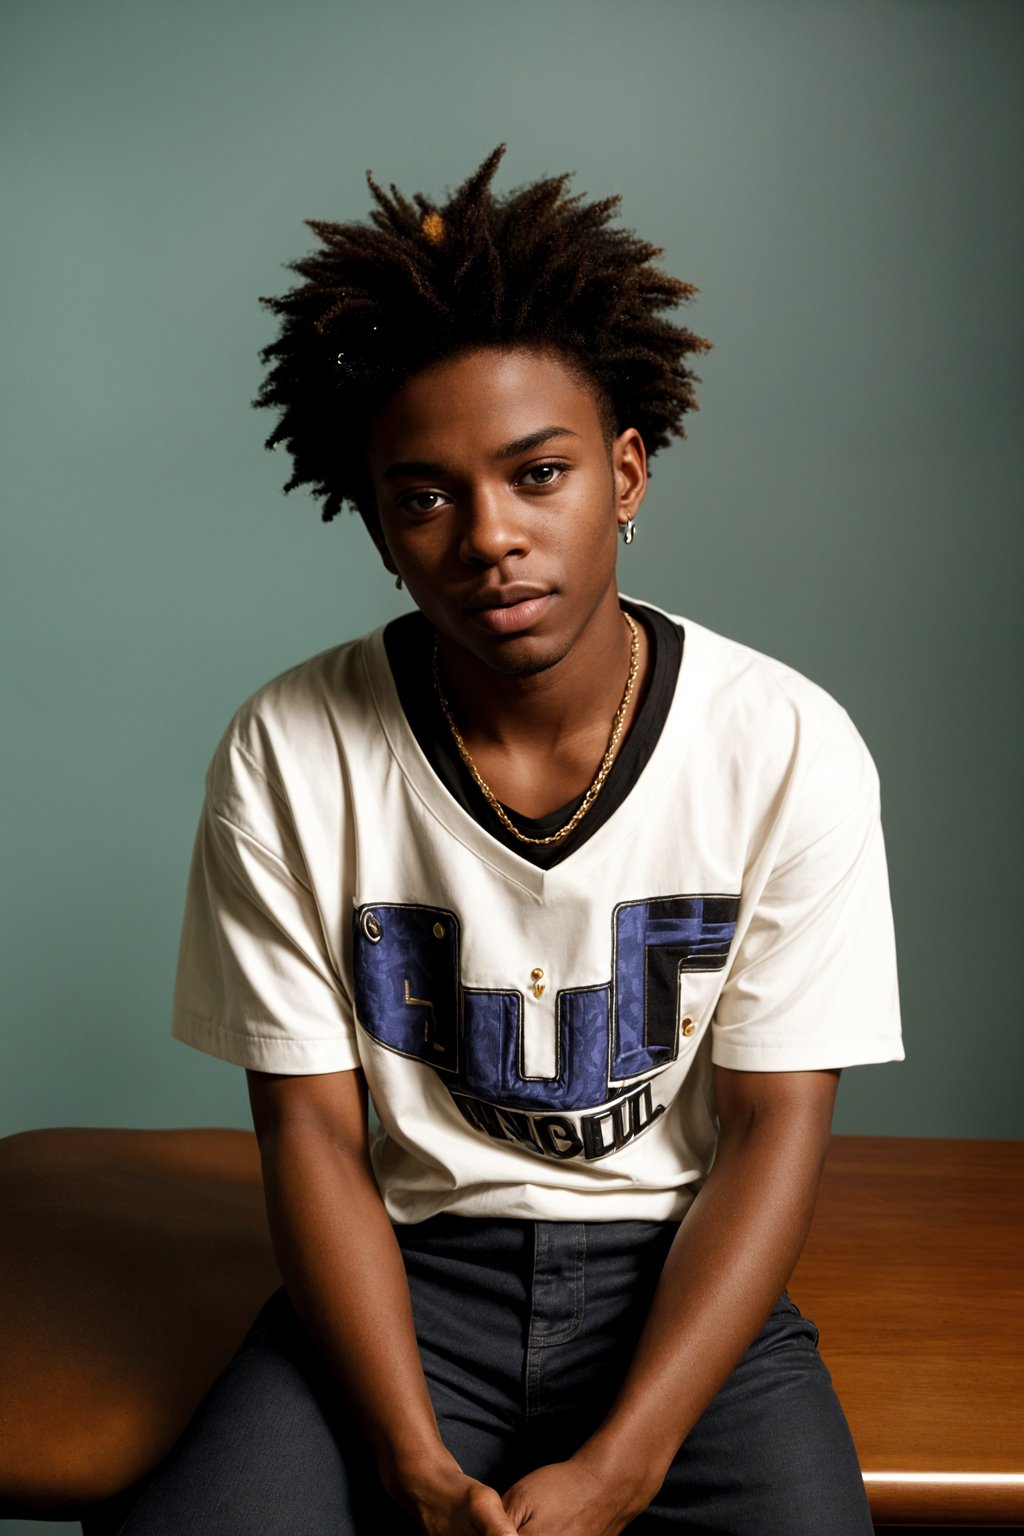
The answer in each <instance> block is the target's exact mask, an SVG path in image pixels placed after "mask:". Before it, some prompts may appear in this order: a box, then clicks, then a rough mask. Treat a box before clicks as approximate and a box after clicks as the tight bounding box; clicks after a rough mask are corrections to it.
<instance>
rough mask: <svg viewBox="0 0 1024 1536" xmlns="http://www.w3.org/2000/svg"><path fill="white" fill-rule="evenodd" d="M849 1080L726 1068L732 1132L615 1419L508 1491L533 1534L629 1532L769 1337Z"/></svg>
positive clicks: (516, 1515) (722, 1144)
mask: <svg viewBox="0 0 1024 1536" xmlns="http://www.w3.org/2000/svg"><path fill="white" fill-rule="evenodd" d="M838 1080H839V1073H838V1072H837V1071H829V1072H778V1073H772V1072H734V1071H730V1070H728V1069H726V1068H724V1067H716V1068H715V1069H714V1083H715V1096H716V1100H717V1106H718V1116H719V1124H720V1136H719V1142H718V1151H717V1154H716V1157H715V1162H714V1165H713V1167H712V1170H711V1172H710V1174H709V1175H708V1178H707V1180H706V1182H705V1184H704V1187H703V1188H702V1190H701V1192H700V1194H699V1195H698V1196H697V1198H696V1200H695V1201H694V1202H693V1205H692V1206H691V1207H690V1210H689V1211H688V1212H687V1214H686V1217H685V1219H684V1221H683V1223H682V1225H681V1226H680V1228H679V1232H678V1233H677V1235H676V1239H675V1241H674V1243H673V1244H672V1247H671V1249H670V1250H669V1255H668V1258H667V1260H666V1262H665V1266H664V1269H663V1271H662V1275H661V1279H660V1280H659V1283H658V1287H657V1290H656V1292H655V1295H654V1300H653V1302H652V1304H651V1310H650V1312H649V1314H648V1318H647V1322H646V1325H645V1327H644V1330H643V1333H642V1334H641V1336H640V1340H639V1343H638V1345H637V1349H636V1353H635V1355H634V1358H633V1362H632V1365H631V1367H630V1369H629V1372H628V1374H627V1376H626V1379H625V1381H624V1383H623V1385H622V1388H621V1390H620V1392H619V1394H618V1397H617V1398H616V1400H615V1403H614V1404H613V1406H612V1409H611V1411H610V1413H609V1414H608V1416H607V1418H606V1419H605V1421H604V1423H603V1424H602V1425H601V1427H600V1428H599V1429H598V1430H597V1432H596V1433H595V1434H594V1435H593V1436H592V1437H591V1439H590V1440H588V1441H587V1442H586V1443H585V1444H584V1445H583V1446H582V1447H581V1448H580V1450H579V1451H578V1452H577V1454H576V1455H575V1456H573V1457H572V1458H571V1459H570V1460H569V1461H567V1462H564V1463H561V1464H559V1465H555V1466H549V1467H541V1468H539V1469H538V1470H537V1471H536V1472H532V1473H530V1474H529V1475H528V1476H527V1477H525V1478H523V1479H522V1480H521V1481H520V1482H518V1483H517V1484H515V1486H514V1487H513V1488H511V1489H509V1491H508V1493H507V1494H506V1495H505V1507H506V1509H507V1510H508V1511H509V1513H510V1515H511V1516H512V1518H513V1520H514V1521H515V1523H516V1526H517V1528H519V1527H522V1526H523V1525H525V1524H526V1523H527V1522H529V1531H530V1536H616V1533H617V1532H619V1531H621V1530H622V1529H623V1527H624V1526H625V1525H627V1524H628V1523H629V1521H630V1520H631V1519H633V1518H634V1517H635V1516H636V1515H638V1514H639V1513H640V1512H641V1511H642V1510H643V1509H645V1508H646V1507H647V1505H648V1504H649V1503H650V1501H651V1499H652V1498H653V1497H654V1495H655V1494H656V1493H657V1491H658V1489H659V1487H660V1486H661V1483H662V1481H663V1480H664V1477H665V1474H666V1472H667V1471H668V1469H669V1467H670V1465H671V1463H672V1460H673V1458H674V1456H675V1454H676V1452H677V1451H678V1449H679V1447H680V1446H681V1445H682V1443H683V1441H684V1440H685V1439H686V1436H687V1435H688V1434H689V1432H690V1430H691V1429H692V1427H693V1425H694V1424H695V1423H696V1422H697V1420H698V1419H699V1417H700V1415H701V1414H702V1413H703V1411H704V1409H705V1408H706V1407H707V1405H708V1403H709V1402H710V1401H711V1399H712V1398H713V1397H714V1395H715V1393H716V1392H717V1391H718V1389H719V1387H720V1386H721V1385H722V1384H723V1383H724V1381H725V1380H726V1378H727V1377H728V1376H729V1374H730V1372H731V1371H732V1369H733V1367H734V1366H735V1365H736V1364H737V1363H738V1362H739V1360H740V1359H741V1358H742V1356H743V1354H744V1352H745V1351H746V1349H747V1347H748V1345H749V1344H750V1343H751V1342H752V1341H753V1339H754V1338H755V1337H756V1335H757V1333H758V1331H759V1330H760V1328H761V1326H762V1324H763V1323H764V1322H765V1320H766V1318H767V1317H768V1315H769V1313H770V1312H771V1310H772V1307H773V1306H774V1305H775V1302H776V1301H777V1299H778V1296H779V1293H780V1291H781V1290H782V1289H783V1287H784V1286H785V1284H786V1281H787V1280H788V1278H789V1276H790V1274H791V1273H792V1270H793V1267H794V1266H795V1264H796V1261H797V1259H798V1258H799V1255H800V1250H801V1249H802V1247H803V1245H804V1242H805V1240H806V1237H807V1232H808V1229H809V1227H810V1224H811V1217H812V1215H813V1213H814V1202H815V1198H816V1196H817V1191H818V1184H819V1181H820V1178H821V1170H822V1166H823V1164H824V1160H825V1153H826V1151H827V1149H828V1139H829V1130H830V1126H831V1121H832V1108H833V1105H834V1102H835V1094H836V1087H837V1084H838Z"/></svg>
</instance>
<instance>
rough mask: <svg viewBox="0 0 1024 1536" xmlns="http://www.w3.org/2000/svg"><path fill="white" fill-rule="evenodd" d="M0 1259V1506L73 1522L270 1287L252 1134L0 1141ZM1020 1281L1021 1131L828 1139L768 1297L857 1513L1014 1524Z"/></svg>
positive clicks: (159, 1436) (1021, 1520) (116, 1483)
mask: <svg viewBox="0 0 1024 1536" xmlns="http://www.w3.org/2000/svg"><path fill="white" fill-rule="evenodd" d="M0 1254H2V1255H3V1263H0V1519H3V1518H5V1517H12V1516H17V1515H25V1516H27V1517H29V1518H43V1517H46V1516H52V1518H54V1519H61V1518H63V1519H71V1518H76V1517H77V1516H78V1515H79V1514H80V1513H82V1512H84V1511H85V1510H86V1509H88V1508H89V1507H90V1506H95V1505H96V1504H97V1502H98V1501H102V1500H104V1499H107V1498H109V1497H110V1496H112V1495H114V1494H116V1493H117V1492H118V1490H119V1489H122V1488H124V1487H126V1486H127V1484H128V1483H130V1482H131V1481H132V1479H134V1478H135V1477H138V1476H140V1475H141V1474H142V1473H144V1472H145V1471H146V1470H147V1469H148V1468H149V1467H151V1466H153V1465H154V1463H155V1462H156V1461H157V1460H159V1459H160V1458H161V1457H162V1456H163V1455H164V1454H165V1453H166V1451H167V1450H168V1449H169V1448H170V1446H171V1445H172V1444H173V1443H174V1440H175V1439H176V1438H177V1436H178V1434H180V1432H181V1429H182V1428H183V1427H184V1425H185V1423H187V1421H188V1418H189V1417H190V1415H191V1413H192V1411H193V1409H194V1407H195V1406H196V1404H197V1403H198V1402H199V1400H200V1398H201V1397H202V1395H203V1393H204V1392H205V1391H206V1388H207V1386H208V1385H209V1384H210V1382H212V1380H213V1379H214V1378H215V1376H216V1375H217V1374H218V1372H219V1371H220V1370H221V1368H222V1367H223V1365H224V1364H225V1363H226V1361H227V1360H228V1359H229V1358H230V1356H231V1354H232V1353H233V1352H234V1350H235V1349H236V1348H237V1346H238V1343H239V1342H240V1340H241V1338H242V1335H243V1334H244V1332H245V1330H246V1328H247V1327H248V1324H249V1322H250V1320H251V1319H252V1317H253V1316H254V1315H255V1313H256V1311H257V1310H258V1308H259V1305H260V1303H261V1301H262V1300H263V1298H264V1297H265V1296H267V1295H268V1294H269V1293H270V1291H271V1290H273V1289H274V1287H275V1286H276V1285H277V1284H278V1277H277V1273H276V1270H275V1268H274V1263H273V1259H272V1256H271V1254H270V1247H269V1242H268V1239H267V1235H266V1228H265V1222H264V1216H263V1202H262V1196H261V1191H260V1182H259V1159H258V1155H257V1150H256V1143H255V1137H254V1136H253V1135H252V1134H251V1133H247V1132H243V1131H207V1130H195V1131H110V1130H53V1131H35V1132H32V1133H29V1134H27V1135H22V1136H14V1137H8V1138H6V1139H5V1140H2V1141H0ZM1022 1275H1024V1142H1019V1143H1018V1142H998V1141H987V1142H986V1141H924V1140H911V1139H907V1140H901V1139H894V1138H878V1137H863V1136H838V1137H836V1138H834V1140H833V1144H832V1149H831V1151H830V1154H829V1160H828V1165H827V1168H826V1173H825V1179H824V1184H823V1187H822V1192H821V1197H820V1199H819V1203H818V1211H817V1215H816V1217H815V1222H814V1227H813V1230H812V1234H811V1238H810V1241H809V1243H808V1245H807V1248H806V1250H805V1253H804V1257H803V1258H802V1260H801V1262H800V1265H799V1268H798V1269H797V1272H796V1274H795V1275H794V1277H793V1281H792V1283H791V1285H790V1290H791V1292H792V1294H793V1297H794V1299H795V1300H796V1301H797V1303H798V1304H799V1305H800V1307H801V1308H802V1309H803V1310H804V1311H806V1312H807V1314H808V1315H809V1316H810V1317H812V1318H814V1320H815V1321H816V1322H817V1323H818V1325H819V1327H820V1330H821V1349H822V1353H823V1355H824V1357H825V1359H826V1360H827V1361H828V1364H829V1366H830V1368H831V1370H832V1374H833V1377H834V1379H835V1383H836V1386H837V1388H838V1390H839V1395H840V1397H841V1398H842V1401H843V1404H844V1406H845V1408H846V1412H847V1415H848V1417H849V1420H850V1424H851V1427H852V1429H853V1434H854V1438H855V1440H856V1442H857V1448H858V1451H859V1453H860V1458H861V1465H862V1467H863V1468H864V1476H865V1480H866V1483H867V1488H868V1494H869V1497H870V1501H871V1508H872V1513H873V1515H874V1517H875V1520H876V1522H877V1523H879V1524H887V1523H891V1524H894V1525H899V1524H907V1523H918V1524H921V1523H931V1524H933V1525H970V1524H990V1525H991V1524H995V1525H1011V1526H1012V1525H1018V1526H1021V1527H1024V1433H1022V1429H1021V1422H1022V1417H1024V1407H1022V1405H1024V1340H1022V1337H1021V1321H1022V1307H1021V1300H1022V1290H1024V1285H1022ZM117 1524H119V1521H117V1520H115V1521H114V1522H113V1524H112V1525H111V1526H110V1529H116V1528H117ZM95 1529H97V1530H99V1529H101V1527H99V1526H97V1527H95ZM104 1529H105V1528H104ZM765 1536H771V1533H765Z"/></svg>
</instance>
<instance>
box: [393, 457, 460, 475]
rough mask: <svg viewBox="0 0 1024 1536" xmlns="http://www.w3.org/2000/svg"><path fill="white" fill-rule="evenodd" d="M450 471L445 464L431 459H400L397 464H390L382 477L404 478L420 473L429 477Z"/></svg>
mask: <svg viewBox="0 0 1024 1536" xmlns="http://www.w3.org/2000/svg"><path fill="white" fill-rule="evenodd" d="M447 473H448V471H447V469H446V467H445V465H444V464H435V463H432V462H431V461H430V460H429V459H399V460H398V461H397V463H395V464H389V465H388V467H387V469H386V470H385V471H384V473H383V475H382V476H381V478H382V479H383V480H402V479H404V477H405V476H406V475H418V476H421V477H426V478H429V477H430V476H431V475H444V474H447Z"/></svg>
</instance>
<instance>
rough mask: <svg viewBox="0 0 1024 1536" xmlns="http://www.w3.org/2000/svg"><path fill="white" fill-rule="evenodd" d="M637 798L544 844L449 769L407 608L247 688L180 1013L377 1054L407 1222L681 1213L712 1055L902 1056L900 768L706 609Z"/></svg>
mask: <svg viewBox="0 0 1024 1536" xmlns="http://www.w3.org/2000/svg"><path fill="white" fill-rule="evenodd" d="M676 622H678V623H680V624H682V625H683V627H684V630H685V647H684V654H683V661H682V665H681V668H680V672H679V679H678V682H677V685H676V689H675V694H674V698H673V701H672V704H671V707H670V710H669V713H668V717H667V719H666V721H665V724H664V727H663V729H662V733H661V736H660V737H659V739H658V742H657V745H656V747H655V748H654V751H653V754H652V755H651V758H650V760H649V761H648V763H647V764H646V766H645V767H644V769H643V771H642V773H641V774H640V777H639V779H638V780H637V782H636V784H635V786H634V788H633V789H632V791H631V793H630V794H629V796H628V797H627V799H626V800H625V801H624V802H623V803H622V804H621V805H620V806H619V807H618V808H617V809H616V810H615V811H614V812H613V813H612V815H611V816H610V817H609V818H608V820H607V821H606V822H604V824H603V825H601V826H599V827H598V829H597V830H596V831H595V832H594V833H593V835H592V836H591V837H589V838H588V839H587V840H586V841H585V842H584V843H583V844H582V846H580V847H579V848H578V849H577V850H576V851H575V852H573V853H571V854H570V855H569V856H568V857H566V858H564V859H563V860H562V861H560V862H559V863H557V864H555V865H554V866H553V867H552V868H550V869H547V870H545V869H540V868H538V867H537V866H536V865H534V864H532V863H530V862H529V861H528V860H526V859H523V858H521V857H520V856H519V855H518V854H517V853H515V852H513V851H512V850H511V849H509V848H506V847H505V846H504V845H503V844H502V843H501V842H499V841H497V840H496V839H495V838H494V837H492V836H491V835H490V833H489V832H488V831H487V830H486V829H485V827H484V826H482V825H481V824H480V823H478V822H477V821H476V820H474V818H473V817H472V816H470V815H469V814H468V813H467V812H466V811H465V810H464V809H463V808H462V807H461V806H460V805H459V804H458V803H457V802H456V801H455V799H454V798H453V797H452V796H451V794H450V793H449V792H448V791H447V789H445V787H444V786H443V785H442V784H441V782H440V780H439V779H438V778H437V776H436V774H435V773H434V771H433V769H432V768H431V767H430V765H429V763H428V762H427V759H426V758H425V756H424V755H423V752H422V751H421V749H420V747H419V745H418V743H417V741H416V739H415V737H414V736H413V734H412V731H411V729H410V727H409V724H408V722H407V720H406V717H405V715H404V713H403V711H402V708H401V705H400V703H399V700H398V695H397V692H396V689H395V684H394V680H393V678H392V675H391V670H390V667H389V664H388V660H387V656H386V653H385V648H384V640H383V629H379V630H377V631H375V632H374V633H373V634H370V635H368V636H366V637H364V638H363V639H360V640H355V641H352V642H350V643H348V644H345V645H341V646H337V647H335V648H334V649H332V650H329V651H325V652H323V653H322V654H321V655H319V656H314V657H313V658H311V660H309V661H306V662H303V663H302V664H301V665H300V666H297V667H294V668H292V669H291V670H290V671H288V672H286V673H284V674H283V675H282V676H281V677H278V678H276V679H274V681H272V682H270V683H268V684H267V685H266V686H265V687H263V688H261V689H260V690H259V691H258V692H257V693H256V694H255V695H254V696H253V697H252V698H251V699H249V700H248V701H247V702H246V703H245V704H243V705H242V707H241V708H240V709H239V710H238V712H237V713H236V715H235V716H234V718H233V720H232V721H231V724H230V726H229V727H228V730H227V731H226V733H225V735H224V737H223V739H222V740H221V742H220V744H219V746H218V748H217V750H216V752H215V754H214V757H213V761H212V762H211V764H210V769H209V772H208V774H207V780H206V802H205V806H204V809H203V813H202V818H201V821H200V825H199V831H198V835H197V839H196V846H195V852H194V856H193V862H192V869H191V874H190V877H189V887H188V897H187V903H186V910H185V918H184V928H183V933H182V942H181V953H180V958H179V965H178V976H177V983H176V986H175V999H174V1021H173V1026H172V1032H173V1034H174V1035H175V1036H176V1037H177V1038H178V1039H179V1040H184V1041H187V1042H188V1043H189V1044H191V1045H195V1046H197V1047H199V1048H200V1049H201V1050H205V1051H209V1052H212V1053H213V1054H214V1055H216V1056H220V1057H223V1058H224V1059H225V1060H228V1061H232V1062H236V1063H238V1064H239V1065H240V1066H245V1067H252V1068H255V1069H256V1070H258V1071H262V1072H274V1073H300V1074H301V1073H323V1072H337V1071H344V1070H346V1069H350V1068H354V1067H361V1068H362V1070H363V1072H364V1073H365V1075H366V1080H367V1083H368V1086H369V1090H370V1094H371V1097H372V1100H373V1104H374V1107H375V1109H376V1112H377V1115H378V1118H379V1121H380V1129H379V1132H378V1134H377V1137H376V1140H375V1143H374V1147H373V1161H374V1167H375V1170H376V1174H377V1178H378V1181H379V1183H380V1187H381V1191H382V1194H383V1197H384V1201H385V1204H386V1206H387V1209H388V1212H389V1214H390V1215H391V1217H392V1219H393V1220H395V1221H399V1222H408V1221H419V1220H422V1219H423V1218H425V1217H428V1216H431V1215H433V1214H435V1213H436V1212H439V1211H457V1212H459V1213H461V1214H464V1215H481V1216H511V1217H534V1218H540V1219H546V1220H565V1221H582V1220H589V1221H594V1220H597V1221H600V1220H609V1221H610V1220H621V1219H637V1220H664V1219H669V1218H672V1219H679V1218H680V1217H681V1216H682V1215H683V1214H684V1212H685V1211H686V1209H687V1207H688V1205H689V1203H690V1201H691V1199H692V1198H693V1196H694V1194H695V1193H696V1191H697V1190H698V1189H699V1187H700V1185H701V1183H702V1181H703V1179H704V1177H705V1176H706V1173H707V1171H708V1168H709V1166H710V1163H711V1159H712V1157H713V1154H714V1148H715V1143H716V1137H717V1125H716V1119H715V1106H714V1099H713V1089H712V1064H713V1063H717V1064H718V1065H720V1066H724V1067H730V1068H736V1069H740V1070H745V1071H758V1072H763V1071H768V1072H773V1071H792V1070H798V1069H805V1070H808V1069H814V1068H818V1069H825V1068H836V1067H845V1066H850V1065H853V1064H855V1063H860V1062H879V1061H895V1060H902V1057H903V1048H902V1045H901V1040H900V1024H899V1006H898V999H897V987H896V961H895V948H894V942H893V931H892V915H891V909H890V902H889V891H888V881H887V875H886V865H885V853H884V848H883V842H882V832H881V826H880V822H879V801H878V777H877V774H876V772H875V768H874V765H873V763H872V761H871V758H870V757H869V755H868V752H867V749H866V748H865V746H864V744H863V742H862V741H861V739H860V737H859V736H858V734H857V732H856V731H855V729H854V727H853V725H852V724H851V722H850V720H849V718H848V716H847V715H846V713H845V711H844V710H842V709H841V708H840V706H839V705H838V704H836V703H835V701H834V700H833V699H831V698H830V697H829V696H828V694H826V693H824V692H823V691H822V690H821V689H820V688H818V687H817V686H816V685H815V684H813V683H811V682H809V681H808V680H807V679H806V678H803V677H801V676H800V675H799V674H798V673H796V672H794V671H792V669H790V668H789V667H786V666H784V665H782V664H781V663H780V662H776V661H772V660H770V659H769V658H768V657H765V656H762V655H760V654H759V653H757V652H756V651H752V650H750V649H749V648H747V647H745V646H742V645H739V644H736V643H735V642H733V641H730V640H727V639H724V638H723V637H721V636H720V635H717V634H714V633H713V632H712V631H710V630H708V629H705V628H703V627H702V626H701V625H699V624H695V623H693V622H692V621H690V620H682V619H677V620H676Z"/></svg>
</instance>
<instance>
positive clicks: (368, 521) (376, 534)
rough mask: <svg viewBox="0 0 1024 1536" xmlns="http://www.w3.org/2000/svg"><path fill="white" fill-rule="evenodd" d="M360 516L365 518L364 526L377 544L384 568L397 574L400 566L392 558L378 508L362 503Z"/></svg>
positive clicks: (394, 574)
mask: <svg viewBox="0 0 1024 1536" xmlns="http://www.w3.org/2000/svg"><path fill="white" fill-rule="evenodd" d="M359 516H360V517H361V518H362V520H363V526H364V527H365V528H366V531H367V533H368V534H369V535H370V538H371V539H372V540H373V542H374V544H375V545H376V546H377V553H378V555H380V558H381V561H382V562H383V565H384V569H385V570H386V571H390V572H391V575H392V576H397V575H398V567H397V565H396V564H395V562H394V561H393V560H392V558H391V551H390V549H388V546H387V543H386V541H385V539H384V530H383V529H382V528H381V526H380V519H379V517H378V516H377V512H376V508H374V507H367V506H363V505H360V507H359Z"/></svg>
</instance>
